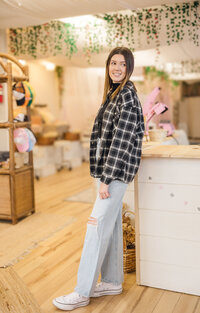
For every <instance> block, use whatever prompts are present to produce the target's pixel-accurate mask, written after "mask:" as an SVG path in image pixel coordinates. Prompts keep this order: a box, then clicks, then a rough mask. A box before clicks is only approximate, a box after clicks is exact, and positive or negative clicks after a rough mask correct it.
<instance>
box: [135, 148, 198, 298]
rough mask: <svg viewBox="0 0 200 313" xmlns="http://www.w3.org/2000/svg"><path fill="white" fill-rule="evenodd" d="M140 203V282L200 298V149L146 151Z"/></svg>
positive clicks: (138, 190) (137, 191)
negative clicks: (199, 296)
mask: <svg viewBox="0 0 200 313" xmlns="http://www.w3.org/2000/svg"><path fill="white" fill-rule="evenodd" d="M137 197H138V200H137ZM135 199H136V200H137V201H136V204H135V205H136V206H135V211H136V248H137V249H136V250H137V283H138V284H141V285H146V286H151V287H157V288H163V289H168V290H173V291H178V292H184V293H189V294H194V295H200V146H154V147H150V146H149V147H147V148H146V149H144V151H143V156H142V162H141V167H140V170H139V174H138V184H137V182H136V183H135Z"/></svg>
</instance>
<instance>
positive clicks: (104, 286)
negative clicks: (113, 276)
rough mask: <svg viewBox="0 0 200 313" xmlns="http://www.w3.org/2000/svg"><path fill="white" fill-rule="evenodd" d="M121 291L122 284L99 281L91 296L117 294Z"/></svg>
mask: <svg viewBox="0 0 200 313" xmlns="http://www.w3.org/2000/svg"><path fill="white" fill-rule="evenodd" d="M120 293H122V285H121V284H120V285H114V284H110V283H104V282H101V283H99V284H97V285H96V287H95V289H94V292H93V295H92V297H101V296H108V295H118V294H120Z"/></svg>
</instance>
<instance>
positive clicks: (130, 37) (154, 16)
mask: <svg viewBox="0 0 200 313" xmlns="http://www.w3.org/2000/svg"><path fill="white" fill-rule="evenodd" d="M99 17H101V18H103V19H104V20H105V21H106V32H107V39H106V41H107V44H108V46H110V47H112V46H114V45H116V43H117V45H120V46H122V45H125V46H129V47H131V48H132V49H133V50H134V49H135V47H136V46H137V48H142V46H144V40H145V42H146V44H147V46H148V45H150V44H151V43H153V44H154V45H155V47H156V50H157V53H158V54H159V47H160V41H161V39H162V43H163V44H168V45H171V44H173V43H177V42H180V41H182V40H183V39H185V38H186V37H188V40H189V41H191V42H193V44H194V45H196V46H199V36H198V29H199V25H200V14H199V1H194V2H188V3H183V4H176V5H174V6H169V5H162V6H161V7H159V8H150V9H146V8H143V9H137V10H136V11H132V12H131V13H130V14H129V15H127V14H126V15H123V14H120V13H118V14H105V15H99ZM162 34H166V35H167V36H166V38H167V39H166V42H164V39H165V36H163V35H162ZM124 35H125V36H124ZM144 35H145V36H144Z"/></svg>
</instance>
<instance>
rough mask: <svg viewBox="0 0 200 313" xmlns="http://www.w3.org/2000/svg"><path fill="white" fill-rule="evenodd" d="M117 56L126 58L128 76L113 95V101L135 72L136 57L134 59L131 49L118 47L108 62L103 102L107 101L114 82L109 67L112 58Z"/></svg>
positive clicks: (112, 52)
mask: <svg viewBox="0 0 200 313" xmlns="http://www.w3.org/2000/svg"><path fill="white" fill-rule="evenodd" d="M115 54H121V55H123V56H124V59H125V62H126V76H125V77H124V79H123V81H122V82H121V83H120V85H119V87H117V89H116V90H115V91H114V92H113V93H112V95H111V99H114V98H115V96H116V95H117V94H118V92H119V91H120V90H121V89H122V88H123V87H124V85H125V84H126V83H127V81H128V80H129V79H130V77H131V75H132V73H133V70H134V57H133V54H132V52H131V50H130V49H128V48H126V47H116V48H114V49H113V50H112V51H111V52H110V54H109V56H108V58H107V61H106V73H105V83H104V93H103V102H105V101H106V97H107V94H108V91H109V90H110V89H111V87H112V80H111V78H110V75H109V65H110V61H111V58H112V57H113V55H115ZM133 85H134V84H133ZM134 88H135V86H134ZM135 90H136V88H135Z"/></svg>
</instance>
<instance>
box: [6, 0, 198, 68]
mask: <svg viewBox="0 0 200 313" xmlns="http://www.w3.org/2000/svg"><path fill="white" fill-rule="evenodd" d="M199 9H200V3H199V1H194V2H187V3H182V4H175V5H172V6H169V5H162V6H160V7H153V8H142V9H137V10H135V11H127V13H126V14H124V13H120V12H117V13H113V14H103V15H102V14H101V15H96V18H94V21H92V22H88V23H85V25H84V26H83V27H80V25H78V24H76V23H75V22H74V23H73V24H70V23H67V24H66V23H63V22H60V21H52V22H50V23H46V24H43V25H39V26H30V27H24V28H16V29H10V30H9V47H10V52H11V53H12V54H14V55H15V56H31V57H34V58H36V57H45V56H52V55H58V54H62V55H66V56H67V57H68V58H71V57H72V55H74V54H75V53H77V51H78V47H79V46H81V47H82V48H81V49H82V53H83V55H84V56H85V57H86V59H87V61H88V62H90V61H91V56H92V54H95V53H100V52H101V51H103V47H110V48H112V47H116V46H127V47H129V48H130V49H131V50H132V51H134V50H136V49H137V50H139V49H145V48H152V47H154V48H156V50H157V55H159V53H160V51H159V47H160V46H161V45H166V44H167V45H172V44H173V43H178V42H180V41H182V40H188V41H190V42H191V43H193V44H194V45H196V46H199V26H200V14H199ZM79 41H81V44H80V42H79Z"/></svg>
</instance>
